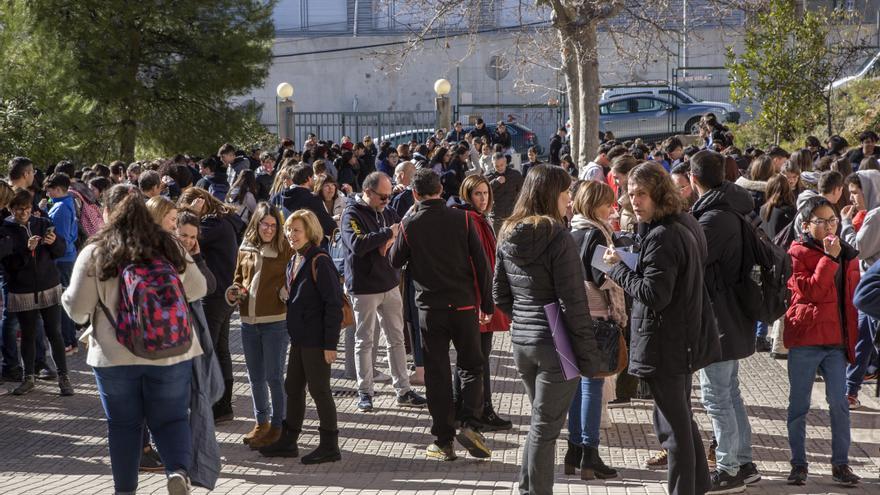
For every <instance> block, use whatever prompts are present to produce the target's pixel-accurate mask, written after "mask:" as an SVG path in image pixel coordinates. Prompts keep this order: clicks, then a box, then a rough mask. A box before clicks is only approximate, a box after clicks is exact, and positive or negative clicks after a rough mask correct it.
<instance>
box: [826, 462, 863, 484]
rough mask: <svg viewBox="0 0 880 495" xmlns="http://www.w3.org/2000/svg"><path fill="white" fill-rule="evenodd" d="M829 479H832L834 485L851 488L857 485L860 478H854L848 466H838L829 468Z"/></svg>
mask: <svg viewBox="0 0 880 495" xmlns="http://www.w3.org/2000/svg"><path fill="white" fill-rule="evenodd" d="M831 479H833V480H834V482H835V483H840V484H841V485H850V486H852V485H858V484H859V480H860V479H861V478H859V477H858V476H856V475H855V474H854V473H853V472H852V469H850V467H849V466H847V465H846V464H841V465H839V466H832V467H831Z"/></svg>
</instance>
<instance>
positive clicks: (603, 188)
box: [571, 180, 614, 225]
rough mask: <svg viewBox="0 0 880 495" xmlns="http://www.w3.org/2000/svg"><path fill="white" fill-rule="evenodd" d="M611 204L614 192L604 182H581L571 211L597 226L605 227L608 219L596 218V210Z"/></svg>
mask: <svg viewBox="0 0 880 495" xmlns="http://www.w3.org/2000/svg"><path fill="white" fill-rule="evenodd" d="M613 204H614V190H613V189H611V186H609V185H608V184H606V183H604V182H596V181H594V180H587V181H584V182H581V184H580V185H579V186H578V188H577V191H576V192H575V193H574V200H573V201H572V205H571V211H573V212H574V213H576V214H578V215H583V216H584V217H585V218H588V219H590V220H592V221H593V222H596V223H598V224H599V225H605V224H607V223H608V219H606V218H599V217H597V216H596V208H599V207H600V206H602V205H613Z"/></svg>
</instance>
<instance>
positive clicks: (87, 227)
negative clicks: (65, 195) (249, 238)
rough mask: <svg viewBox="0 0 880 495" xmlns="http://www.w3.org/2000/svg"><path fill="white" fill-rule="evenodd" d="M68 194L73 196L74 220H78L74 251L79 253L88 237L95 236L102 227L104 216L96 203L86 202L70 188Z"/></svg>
mask: <svg viewBox="0 0 880 495" xmlns="http://www.w3.org/2000/svg"><path fill="white" fill-rule="evenodd" d="M68 192H69V193H70V195H71V196H73V204H74V210H75V211H76V218H77V220H79V222H78V223H77V238H76V249H77V251H79V250H81V249H82V247H83V246H84V245H85V243H86V241H87V240H88V238H89V237H92V236H93V235H95V234H97V233H98V232H99V231H100V230H101V228H102V227H104V215H103V214H102V213H101V208H100V207H99V206H98V205H97V203H92V202H90V201H88V200H87V199H85V197H83V195H82V194H80V193H79V192H77V191H76V190H75V189H73V188H70V189H69V190H68Z"/></svg>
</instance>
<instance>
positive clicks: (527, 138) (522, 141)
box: [379, 122, 543, 156]
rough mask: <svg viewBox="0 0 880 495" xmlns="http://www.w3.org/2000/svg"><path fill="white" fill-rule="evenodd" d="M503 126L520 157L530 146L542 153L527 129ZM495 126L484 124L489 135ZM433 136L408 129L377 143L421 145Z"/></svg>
mask: <svg viewBox="0 0 880 495" xmlns="http://www.w3.org/2000/svg"><path fill="white" fill-rule="evenodd" d="M504 125H505V126H506V127H507V132H508V133H510V142H511V145H512V146H513V149H514V150H516V151H517V152H519V153H520V154H521V155H522V156H525V154H526V151H527V150H528V149H529V147H531V146H535V147H537V148H538V154H539V155H540V154H542V153H543V149H542V148H541V146H540V144H538V136H537V135H536V134H535V133H534V131H532V130H531V129H529V128H528V127H526V126H524V125H522V124H518V123H516V122H505V123H504ZM495 127H496V124H494V123H492V124H489V123H487V124H486V129H488V130H489V133H490V134H493V133H495ZM473 129H474V126H467V127H465V128H464V130H465V132H470V131H472V130H473ZM433 135H434V129H410V130H407V131H400V132H394V133H391V134H385V135H383V136H382V137H380V138H379V142H380V143H381V142H382V141H391V144H392V145H394V146H397V145H400V144H405V143H409V142H410V141H412V140H413V139H415V140H416V141H417V142H418V143H419V144H423V143H424V142H425V141H427V140H428V138H429V137H431V136H433Z"/></svg>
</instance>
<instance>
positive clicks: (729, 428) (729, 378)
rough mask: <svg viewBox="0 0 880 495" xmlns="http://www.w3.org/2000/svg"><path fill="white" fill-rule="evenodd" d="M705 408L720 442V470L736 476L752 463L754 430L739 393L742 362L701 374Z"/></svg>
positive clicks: (715, 366) (713, 366)
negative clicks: (740, 364) (744, 466)
mask: <svg viewBox="0 0 880 495" xmlns="http://www.w3.org/2000/svg"><path fill="white" fill-rule="evenodd" d="M700 388H701V389H702V391H703V406H705V408H706V414H708V415H709V418H710V419H711V420H712V430H714V432H715V438H716V440H717V441H718V447H716V449H715V455H716V456H717V463H718V464H717V465H718V469H720V470H722V471H724V472H726V473H727V474H729V475H731V476H735V475H736V473H738V472H739V467H740V466H742V465H743V464H746V463H749V462H752V428H751V425H749V416H748V415H747V414H746V406H745V404H743V400H742V394H741V393H740V390H739V361H737V360H735V359H734V360H730V361H721V362H718V363H713V364H710V365H709V366H706V367H705V368H703V369H702V370H700Z"/></svg>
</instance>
